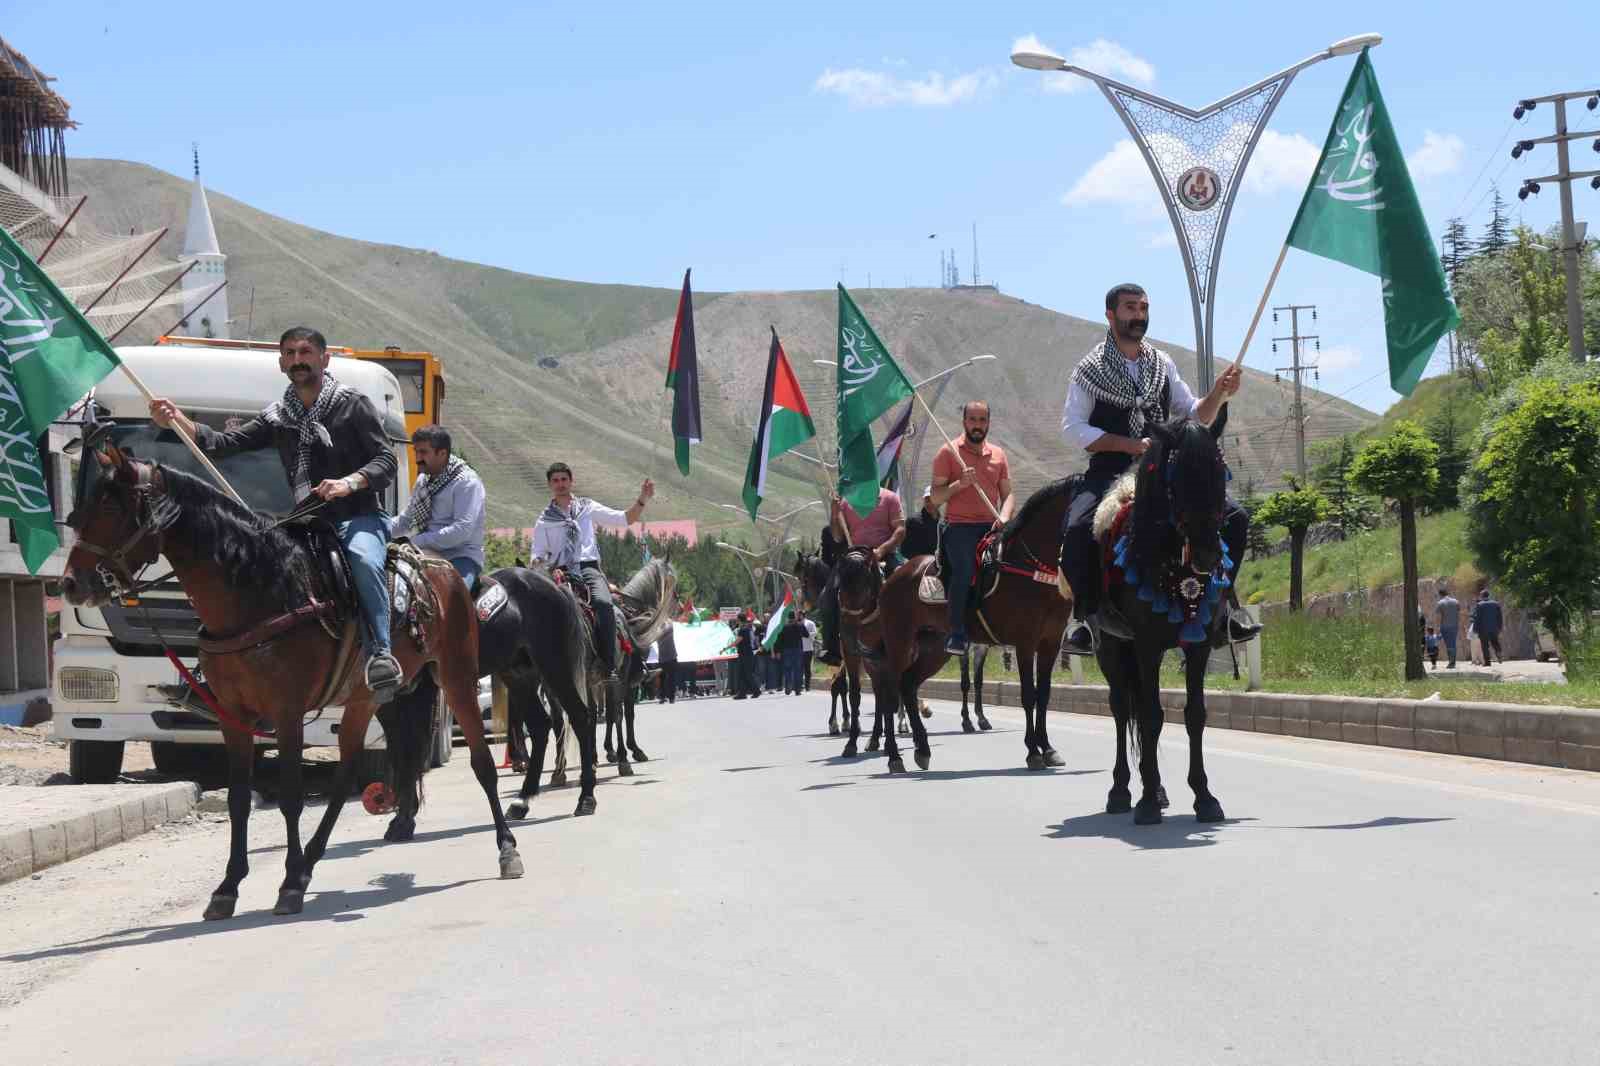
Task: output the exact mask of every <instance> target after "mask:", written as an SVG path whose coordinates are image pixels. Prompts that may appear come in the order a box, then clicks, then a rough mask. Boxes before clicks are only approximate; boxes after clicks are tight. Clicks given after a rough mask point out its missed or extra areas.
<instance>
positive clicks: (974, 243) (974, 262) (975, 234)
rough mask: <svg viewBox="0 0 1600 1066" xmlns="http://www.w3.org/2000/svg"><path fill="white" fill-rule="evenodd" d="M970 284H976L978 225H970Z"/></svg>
mask: <svg viewBox="0 0 1600 1066" xmlns="http://www.w3.org/2000/svg"><path fill="white" fill-rule="evenodd" d="M972 283H973V284H974V285H976V284H977V283H978V224H977V223H976V222H974V223H973V224H972Z"/></svg>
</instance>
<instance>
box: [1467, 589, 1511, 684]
mask: <svg viewBox="0 0 1600 1066" xmlns="http://www.w3.org/2000/svg"><path fill="white" fill-rule="evenodd" d="M1469 620H1470V621H1471V622H1472V628H1473V630H1474V631H1475V632H1476V633H1477V634H1478V643H1479V644H1481V645H1483V665H1485V666H1488V665H1489V664H1490V663H1492V662H1493V661H1494V659H1493V658H1491V657H1490V655H1489V653H1490V651H1491V650H1492V651H1493V652H1494V654H1495V655H1498V656H1500V661H1501V662H1502V663H1503V662H1505V661H1506V655H1505V652H1503V651H1501V650H1500V630H1501V629H1502V628H1504V626H1505V615H1504V614H1503V613H1502V612H1501V610H1500V604H1499V603H1498V602H1496V601H1495V599H1494V597H1492V596H1490V595H1489V590H1488V589H1479V590H1478V602H1477V603H1475V604H1473V605H1472V613H1471V615H1469Z"/></svg>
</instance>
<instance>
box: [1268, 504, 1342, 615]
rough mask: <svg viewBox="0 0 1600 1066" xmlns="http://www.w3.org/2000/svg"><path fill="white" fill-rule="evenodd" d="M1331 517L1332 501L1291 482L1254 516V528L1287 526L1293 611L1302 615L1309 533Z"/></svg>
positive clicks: (1290, 591)
mask: <svg viewBox="0 0 1600 1066" xmlns="http://www.w3.org/2000/svg"><path fill="white" fill-rule="evenodd" d="M1327 516H1328V498H1327V497H1326V496H1324V495H1323V494H1322V493H1320V492H1318V491H1317V490H1316V489H1314V488H1309V487H1302V486H1301V485H1300V483H1299V481H1297V480H1296V479H1295V478H1293V477H1291V478H1289V487H1288V488H1286V489H1282V490H1280V491H1278V492H1274V493H1273V494H1272V495H1271V496H1268V497H1267V500H1266V502H1265V503H1264V504H1262V506H1261V509H1260V511H1259V512H1258V513H1256V514H1254V515H1252V516H1251V524H1252V525H1254V524H1255V523H1256V522H1258V521H1259V522H1261V523H1262V524H1264V525H1269V526H1283V527H1284V528H1285V529H1287V530H1288V531H1289V610H1291V611H1298V610H1299V609H1300V605H1301V599H1302V593H1303V589H1304V585H1305V583H1304V581H1303V580H1302V577H1303V575H1304V574H1305V556H1306V530H1308V529H1310V528H1311V527H1312V526H1314V525H1316V524H1317V523H1318V522H1320V521H1322V520H1323V519H1324V518H1326V517H1327Z"/></svg>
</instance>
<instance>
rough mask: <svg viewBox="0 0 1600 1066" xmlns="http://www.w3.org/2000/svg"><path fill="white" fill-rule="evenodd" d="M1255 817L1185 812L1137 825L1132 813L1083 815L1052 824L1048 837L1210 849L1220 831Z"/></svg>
mask: <svg viewBox="0 0 1600 1066" xmlns="http://www.w3.org/2000/svg"><path fill="white" fill-rule="evenodd" d="M1253 821H1255V819H1253V818H1229V819H1226V820H1224V821H1221V822H1197V821H1195V820H1194V819H1193V818H1192V817H1190V816H1188V815H1183V814H1177V815H1171V816H1169V817H1166V818H1163V819H1162V820H1161V822H1160V823H1159V824H1157V825H1134V824H1133V815H1132V814H1106V813H1105V812H1104V811H1097V812H1095V813H1094V814H1080V815H1078V816H1077V817H1074V818H1065V819H1063V820H1062V821H1061V823H1060V824H1059V825H1054V826H1051V827H1050V832H1048V833H1046V834H1045V839H1047V840H1086V839H1087V840H1095V839H1099V840H1120V841H1122V842H1123V843H1125V844H1130V845H1132V846H1133V847H1135V848H1138V849H1139V850H1140V851H1174V850H1178V849H1182V848H1207V847H1210V846H1212V845H1213V844H1217V843H1219V841H1218V840H1217V839H1216V837H1217V834H1218V833H1220V832H1221V831H1222V830H1223V829H1226V828H1229V827H1231V826H1239V825H1242V824H1243V823H1246V822H1253Z"/></svg>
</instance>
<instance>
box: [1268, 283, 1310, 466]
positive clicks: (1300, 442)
mask: <svg viewBox="0 0 1600 1066" xmlns="http://www.w3.org/2000/svg"><path fill="white" fill-rule="evenodd" d="M1279 311H1287V312H1289V336H1287V337H1274V338H1272V350H1273V351H1277V350H1278V342H1279V341H1288V342H1289V344H1290V345H1291V347H1290V351H1291V352H1292V353H1293V354H1292V358H1291V359H1290V365H1289V366H1280V367H1278V368H1277V370H1278V373H1279V374H1281V373H1283V372H1284V371H1288V372H1289V373H1291V374H1293V375H1294V413H1293V414H1292V415H1291V416H1290V417H1292V418H1293V419H1294V469H1295V473H1296V475H1298V476H1299V478H1300V487H1301V488H1304V487H1305V485H1306V404H1305V398H1304V392H1303V390H1302V388H1301V384H1300V379H1301V377H1302V376H1303V375H1304V374H1305V373H1306V372H1307V371H1309V372H1311V373H1313V374H1316V373H1317V364H1316V363H1306V362H1302V361H1301V358H1300V342H1301V341H1316V342H1317V351H1319V352H1320V351H1322V338H1321V337H1320V336H1319V335H1318V334H1315V333H1309V334H1308V333H1301V332H1300V312H1301V311H1310V312H1311V321H1313V322H1315V321H1316V320H1317V305H1316V304H1286V305H1284V306H1283V307H1274V308H1273V309H1272V321H1274V322H1276V321H1278V312H1279ZM1277 376H1278V374H1274V375H1273V377H1275V378H1276V377H1277ZM1320 376H1321V375H1318V377H1320Z"/></svg>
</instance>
